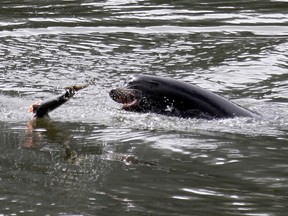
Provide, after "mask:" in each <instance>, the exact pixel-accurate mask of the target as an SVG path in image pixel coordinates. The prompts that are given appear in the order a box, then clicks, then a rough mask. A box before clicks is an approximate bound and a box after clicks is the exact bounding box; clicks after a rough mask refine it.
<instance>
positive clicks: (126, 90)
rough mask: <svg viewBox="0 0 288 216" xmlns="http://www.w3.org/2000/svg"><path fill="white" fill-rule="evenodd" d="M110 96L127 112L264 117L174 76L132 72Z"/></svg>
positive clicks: (215, 117)
mask: <svg viewBox="0 0 288 216" xmlns="http://www.w3.org/2000/svg"><path fill="white" fill-rule="evenodd" d="M109 95H110V97H111V98H112V99H113V100H114V101H116V102H118V103H122V104H123V107H122V108H123V109H124V110H127V111H134V112H143V113H146V112H151V113H157V114H163V115H168V116H177V117H183V118H204V119H219V118H233V117H251V118H261V115H260V114H258V113H256V112H253V111H251V110H248V109H246V108H243V107H241V106H239V105H237V104H235V103H233V102H230V101H228V100H227V99H225V98H223V97H221V96H219V95H217V94H215V93H212V92H210V91H207V90H205V89H202V88H200V87H198V86H195V85H192V84H188V83H185V82H181V81H178V80H175V79H172V78H164V77H158V76H152V75H143V74H134V75H130V76H129V77H128V79H127V81H126V85H125V86H124V87H122V88H116V89H112V90H111V91H110V93H109Z"/></svg>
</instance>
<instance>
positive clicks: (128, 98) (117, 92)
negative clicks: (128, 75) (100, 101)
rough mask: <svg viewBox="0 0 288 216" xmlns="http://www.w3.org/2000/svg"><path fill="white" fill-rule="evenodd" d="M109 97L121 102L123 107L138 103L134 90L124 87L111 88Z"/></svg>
mask: <svg viewBox="0 0 288 216" xmlns="http://www.w3.org/2000/svg"><path fill="white" fill-rule="evenodd" d="M109 95H110V97H111V98H112V99H113V100H114V101H116V102H117V103H122V104H123V107H122V108H123V109H128V108H130V107H132V106H134V105H136V104H137V103H138V101H139V100H138V98H137V95H136V92H135V90H132V89H126V88H117V89H112V90H111V91H110V93H109Z"/></svg>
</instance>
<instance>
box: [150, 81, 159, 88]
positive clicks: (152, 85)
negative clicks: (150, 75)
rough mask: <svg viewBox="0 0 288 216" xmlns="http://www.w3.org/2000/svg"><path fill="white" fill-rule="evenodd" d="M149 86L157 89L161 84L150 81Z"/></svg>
mask: <svg viewBox="0 0 288 216" xmlns="http://www.w3.org/2000/svg"><path fill="white" fill-rule="evenodd" d="M148 84H149V87H150V88H157V87H158V86H159V83H157V82H155V81H149V82H148Z"/></svg>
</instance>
